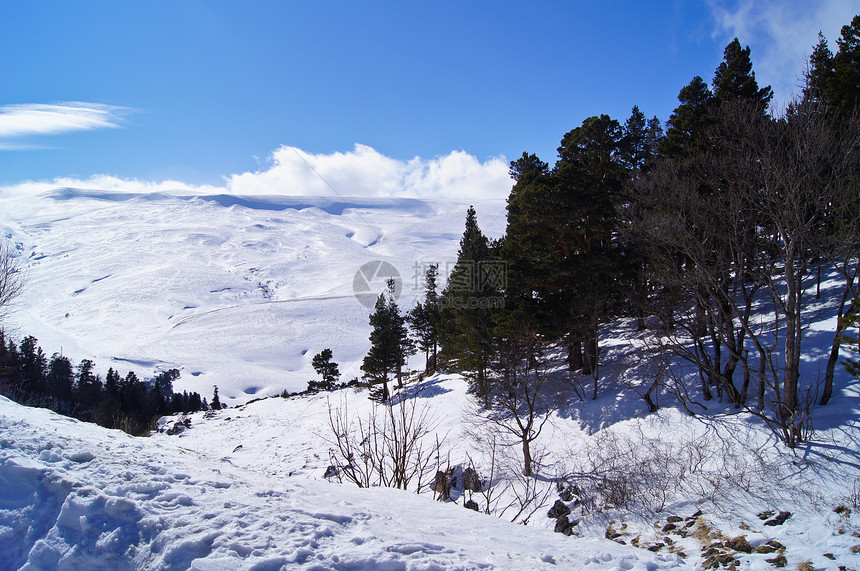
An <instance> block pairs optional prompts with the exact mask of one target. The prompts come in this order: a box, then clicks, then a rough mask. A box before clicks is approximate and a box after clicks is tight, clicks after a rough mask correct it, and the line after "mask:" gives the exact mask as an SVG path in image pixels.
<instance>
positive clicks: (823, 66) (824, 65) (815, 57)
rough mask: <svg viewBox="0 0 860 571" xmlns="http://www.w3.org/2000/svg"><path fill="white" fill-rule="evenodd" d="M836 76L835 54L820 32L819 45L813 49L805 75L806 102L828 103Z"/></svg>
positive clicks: (804, 96)
mask: <svg viewBox="0 0 860 571" xmlns="http://www.w3.org/2000/svg"><path fill="white" fill-rule="evenodd" d="M834 75H835V71H834V69H833V52H831V51H830V48H829V47H828V46H827V40H826V39H825V37H824V34H822V33H821V32H818V43H817V44H816V45H815V48H813V50H812V55H810V56H809V62H808V63H807V67H806V71H805V73H804V79H805V85H804V88H803V99H804V101H806V102H809V103H826V102H827V101H828V100H829V99H830V94H831V93H832V89H833V87H834V85H833V78H834Z"/></svg>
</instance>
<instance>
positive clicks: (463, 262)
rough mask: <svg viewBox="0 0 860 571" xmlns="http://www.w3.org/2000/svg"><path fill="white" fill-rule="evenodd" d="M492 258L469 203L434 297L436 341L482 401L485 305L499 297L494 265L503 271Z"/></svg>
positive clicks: (486, 357) (489, 337)
mask: <svg viewBox="0 0 860 571" xmlns="http://www.w3.org/2000/svg"><path fill="white" fill-rule="evenodd" d="M497 258H498V256H497V255H496V253H495V252H493V251H492V250H491V247H490V241H489V240H488V239H487V237H486V236H484V234H483V232H481V229H480V228H479V227H478V219H477V216H476V214H475V209H474V207H472V206H470V207H469V208H468V210H467V211H466V227H465V230H464V231H463V237H462V238H461V239H460V250H459V252H458V253H457V262H456V264H455V265H454V269H453V270H452V271H451V273H450V275H449V276H448V283H447V285H446V286H445V289H444V291H443V292H442V297H441V299H440V302H439V303H440V308H441V315H440V319H441V321H440V325H441V326H440V328H439V342H440V343H439V344H440V347H441V349H440V354H441V355H442V357H443V358H445V359H448V360H451V361H452V362H453V363H452V364H453V366H454V367H455V368H456V369H457V370H459V371H463V372H465V373H467V374H469V375H470V376H471V381H472V387H471V389H472V391H473V392H474V393H476V394H478V395H479V396H480V397H481V399H482V400H483V401H484V402H485V404H487V403H488V401H487V399H488V398H489V386H488V382H489V379H488V377H487V369H488V366H489V364H490V361H491V359H492V355H493V352H494V349H493V344H494V341H493V326H494V325H493V316H492V308H491V305H492V303H493V300H494V299H498V297H499V294H500V292H499V287H498V286H499V279H498V278H499V277H501V276H500V275H499V271H500V270H502V271H503V267H502V264H503V262H502V261H501V260H499V259H497Z"/></svg>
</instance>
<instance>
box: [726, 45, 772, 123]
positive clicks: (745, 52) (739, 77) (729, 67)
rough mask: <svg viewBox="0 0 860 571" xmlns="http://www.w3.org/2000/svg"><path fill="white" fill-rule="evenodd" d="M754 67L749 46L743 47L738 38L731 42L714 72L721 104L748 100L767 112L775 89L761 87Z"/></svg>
mask: <svg viewBox="0 0 860 571" xmlns="http://www.w3.org/2000/svg"><path fill="white" fill-rule="evenodd" d="M752 67H753V65H752V60H751V59H750V48H749V46H747V47H745V48H743V47H741V43H740V41H738V39H737V38H735V39H734V40H732V41H731V42H729V45H727V46H726V49H725V51H724V52H723V61H722V63H720V65H719V66H717V70H716V72H715V73H714V98H715V99H716V101H717V102H718V103H719V104H723V103H728V102H732V101H746V102H752V103H754V104H755V105H756V106H758V107H760V108H761V112H762V113H766V112H767V106H768V104H770V100H771V99H772V98H773V90H772V89H771V88H770V86H767V87H762V88H761V89H759V86H758V83H757V82H756V79H755V72H754V71H753V69H752Z"/></svg>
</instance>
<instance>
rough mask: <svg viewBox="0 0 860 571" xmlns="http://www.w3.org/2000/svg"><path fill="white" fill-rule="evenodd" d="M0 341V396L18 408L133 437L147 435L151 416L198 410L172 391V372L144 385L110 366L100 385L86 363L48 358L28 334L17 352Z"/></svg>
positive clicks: (194, 399) (192, 400)
mask: <svg viewBox="0 0 860 571" xmlns="http://www.w3.org/2000/svg"><path fill="white" fill-rule="evenodd" d="M0 342H2V343H3V345H2V347H0V393H2V394H4V395H5V396H8V397H9V398H12V399H13V400H15V401H17V402H20V403H23V404H28V405H36V406H43V407H46V408H50V409H51V410H53V411H55V412H58V413H60V414H65V415H68V416H73V417H75V418H78V419H80V420H86V421H92V422H96V423H98V424H100V425H102V426H106V427H108V428H120V429H122V430H125V431H126V432H128V433H130V434H135V435H144V434H147V433H148V431H149V429H150V426H151V424H152V422H153V420H154V418H158V417H160V416H163V415H166V414H171V413H175V412H193V411H197V410H202V409H203V406H204V405H203V401H202V399H201V398H200V395H199V394H197V393H191V394H188V393H187V392H183V393H182V394H174V393H173V381H174V380H176V379H178V378H179V370H178V369H170V370H169V371H164V372H162V373H159V375H158V376H157V377H156V378H155V379H153V383H152V386H151V387H149V386H147V385H146V384H145V383H143V382H141V381H140V380H139V379H138V378H137V376H136V375H135V374H134V372H129V373H128V375H126V377H125V378H122V377H120V375H119V373H118V372H117V371H115V370H114V369H113V368H110V369H109V370H108V372H107V375H106V377H105V381H104V383H102V380H101V378H100V377H99V376H98V375H96V374H95V372H94V369H95V363H93V362H92V361H91V360H89V359H84V360H83V361H81V363H80V364H79V365H78V366H77V368H75V367H73V365H72V362H71V361H70V360H69V358H68V357H65V356H63V355H60V354H58V353H54V354H53V355H52V356H51V359H50V360H48V359H46V358H45V355H44V353H43V352H42V349H41V347H39V346H38V345H37V340H36V339H35V338H34V337H32V336H28V337H25V338H24V340H23V341H22V342H21V344H20V350H19V346H18V345H16V344H15V343H14V341H12V340H9V341H8V344H7V343H6V337H5V335H4V334H3V332H2V331H0Z"/></svg>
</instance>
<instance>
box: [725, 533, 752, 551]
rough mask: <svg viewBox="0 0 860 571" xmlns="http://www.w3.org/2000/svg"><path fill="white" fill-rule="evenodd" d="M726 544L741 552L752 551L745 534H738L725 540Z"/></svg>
mask: <svg viewBox="0 0 860 571" xmlns="http://www.w3.org/2000/svg"><path fill="white" fill-rule="evenodd" d="M726 545H727V546H729V547H731V548H732V549H734V550H735V551H741V552H743V553H752V546H751V545H750V542H749V541H747V538H746V536H743V535H739V536H737V537H735V538H734V539H730V540H728V541H727V542H726Z"/></svg>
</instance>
